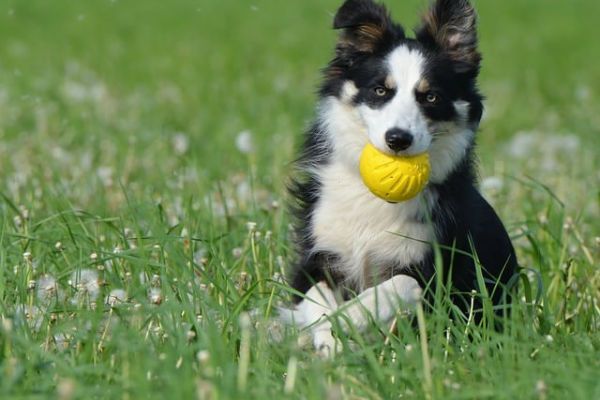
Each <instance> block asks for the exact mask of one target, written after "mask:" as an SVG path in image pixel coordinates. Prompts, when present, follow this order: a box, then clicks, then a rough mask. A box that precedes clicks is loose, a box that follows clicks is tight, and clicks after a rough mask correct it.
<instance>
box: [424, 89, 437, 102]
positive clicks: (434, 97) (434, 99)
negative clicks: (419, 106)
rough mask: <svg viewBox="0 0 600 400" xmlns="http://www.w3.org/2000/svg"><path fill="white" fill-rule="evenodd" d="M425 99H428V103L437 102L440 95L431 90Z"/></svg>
mask: <svg viewBox="0 0 600 400" xmlns="http://www.w3.org/2000/svg"><path fill="white" fill-rule="evenodd" d="M425 100H427V102H428V103H431V104H434V103H437V101H438V97H437V95H436V94H435V93H433V92H429V93H427V95H426V96H425Z"/></svg>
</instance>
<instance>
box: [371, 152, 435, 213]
mask: <svg viewBox="0 0 600 400" xmlns="http://www.w3.org/2000/svg"><path fill="white" fill-rule="evenodd" d="M429 170H430V167H429V154H428V153H422V154H418V155H416V156H410V157H399V156H393V155H389V154H386V153H383V152H381V151H379V150H377V149H376V148H375V147H374V146H373V145H372V144H371V143H367V145H366V146H365V148H364V149H363V152H362V154H361V155H360V175H361V176H362V179H363V182H364V183H365V185H366V186H367V187H368V188H369V190H370V191H371V192H373V194H374V195H375V196H377V197H381V198H382V199H384V200H387V201H391V202H400V201H406V200H410V199H412V198H413V197H415V196H416V195H417V194H419V192H420V191H421V190H423V189H424V188H425V185H427V181H428V180H429Z"/></svg>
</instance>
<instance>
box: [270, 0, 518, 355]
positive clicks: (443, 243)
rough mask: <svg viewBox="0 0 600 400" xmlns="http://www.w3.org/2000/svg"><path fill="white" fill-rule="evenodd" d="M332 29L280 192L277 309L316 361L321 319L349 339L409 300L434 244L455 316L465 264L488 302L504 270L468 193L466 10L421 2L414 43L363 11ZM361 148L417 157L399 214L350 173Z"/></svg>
mask: <svg viewBox="0 0 600 400" xmlns="http://www.w3.org/2000/svg"><path fill="white" fill-rule="evenodd" d="M334 28H335V29H340V30H341V34H340V38H339V41H338V43H337V46H336V50H335V58H334V59H333V60H332V61H331V62H330V63H329V65H328V67H327V68H326V69H325V71H324V82H323V85H322V87H321V90H320V96H321V100H320V103H319V106H318V118H317V121H316V123H315V124H314V126H313V128H312V129H311V130H310V131H309V132H308V134H307V138H306V143H305V146H304V150H303V153H302V156H301V158H300V159H299V161H298V163H297V166H298V169H299V171H300V173H299V174H298V175H299V176H298V177H297V178H296V180H295V181H294V183H293V185H292V187H291V194H292V196H293V199H295V201H294V210H295V215H296V217H297V224H296V227H297V230H296V233H297V249H298V259H297V263H296V264H295V266H294V269H293V271H292V275H291V278H290V283H291V285H292V287H293V288H294V289H296V290H298V291H299V292H301V293H305V296H303V297H300V296H299V297H298V299H297V300H298V303H297V304H296V306H295V308H294V309H293V310H282V312H283V314H284V317H286V318H289V319H290V320H294V321H295V323H296V324H297V325H300V326H306V327H310V329H311V333H312V336H313V340H314V345H315V347H316V348H317V349H319V350H321V351H322V352H324V353H330V352H331V351H332V350H333V349H334V344H335V341H334V338H333V336H332V334H331V318H330V316H332V315H335V316H337V315H342V314H343V318H340V319H339V320H340V321H341V323H342V326H345V327H346V328H348V324H347V322H350V323H352V325H354V326H355V327H356V328H358V329H359V330H360V329H362V328H364V327H366V326H367V325H368V324H369V323H370V320H371V319H375V320H376V321H388V320H391V319H392V318H393V317H394V315H396V313H397V312H398V310H399V309H401V308H403V307H407V306H410V305H414V304H415V303H416V302H418V301H419V300H420V299H421V298H422V290H423V289H424V288H425V287H428V285H432V284H433V283H434V279H432V277H433V276H434V273H435V272H436V266H435V263H434V251H433V249H434V246H433V244H434V243H437V244H438V245H439V248H441V249H442V250H441V251H442V256H443V273H444V276H445V277H446V276H449V275H450V277H451V282H452V286H453V288H454V290H455V294H454V295H453V296H452V299H453V301H454V302H455V303H456V304H457V305H458V306H459V307H460V308H462V309H463V310H465V311H466V310H467V309H468V308H469V299H468V298H467V297H468V296H463V295H461V294H468V293H471V292H472V291H476V292H480V291H481V288H479V287H478V285H477V283H476V282H477V280H476V272H475V271H476V268H475V263H474V258H473V256H470V255H468V254H473V253H475V254H476V255H477V259H478V260H479V262H480V264H481V265H482V268H483V270H484V277H485V278H486V282H487V283H486V285H487V290H488V292H489V293H493V296H492V300H493V301H494V302H495V303H496V304H498V303H499V302H500V301H501V298H502V287H503V285H504V284H506V283H507V281H508V279H509V278H510V277H511V276H512V274H513V272H514V269H515V266H516V257H515V253H514V250H513V247H512V245H511V242H510V240H509V237H508V235H507V233H506V231H505V229H504V227H503V226H502V223H501V222H500V220H499V218H498V217H497V215H496V213H495V212H494V211H493V209H492V208H491V207H490V205H489V204H488V203H487V202H486V201H485V200H484V199H483V198H482V196H481V195H480V194H479V193H478V191H477V189H476V186H475V185H476V180H475V172H474V166H473V158H474V155H473V148H474V138H475V131H476V130H477V127H478V124H479V120H480V118H481V114H482V96H481V95H480V94H479V92H478V90H477V85H476V79H477V76H478V73H479V67H480V60H481V56H480V54H479V52H478V49H477V34H476V14H475V11H474V9H473V7H472V6H471V4H470V3H469V1H467V0H438V1H437V2H435V3H434V4H433V5H432V6H431V7H430V9H429V10H428V11H427V12H426V13H425V14H424V15H423V17H422V23H421V26H420V27H419V28H418V29H417V30H416V31H415V34H416V35H415V38H409V37H407V36H406V35H405V32H404V30H403V28H402V27H401V26H400V25H397V24H396V23H394V22H393V21H392V20H391V19H390V16H389V14H388V12H387V10H386V9H385V7H384V6H383V5H380V4H376V3H374V2H372V1H371V0H348V1H346V2H345V3H344V4H343V5H342V6H341V8H340V9H339V10H338V12H337V14H336V16H335V20H334ZM367 142H371V143H372V144H373V145H374V146H375V147H376V148H378V149H379V150H381V151H383V152H386V153H390V154H398V155H414V154H419V153H422V152H425V151H427V152H428V153H429V155H430V161H431V176H430V180H429V183H428V185H427V186H426V188H425V189H424V190H423V191H422V192H421V193H420V194H419V195H418V196H417V197H415V198H414V199H412V200H408V201H404V202H400V203H389V202H386V201H385V200H382V199H380V198H378V197H375V196H374V195H373V194H372V193H371V192H370V191H369V190H368V189H367V187H366V186H365V185H364V184H363V182H362V179H361V177H360V174H359V167H358V166H359V157H360V154H361V152H362V150H363V148H364V146H365V144H366V143H367ZM451 249H455V250H451ZM466 253H468V254H466ZM440 272H441V271H440ZM498 282H499V285H498Z"/></svg>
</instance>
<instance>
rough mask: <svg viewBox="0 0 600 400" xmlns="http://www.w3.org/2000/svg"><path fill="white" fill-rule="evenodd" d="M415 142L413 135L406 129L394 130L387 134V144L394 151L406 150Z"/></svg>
mask: <svg viewBox="0 0 600 400" xmlns="http://www.w3.org/2000/svg"><path fill="white" fill-rule="evenodd" d="M412 142H413V135H411V134H410V133H409V132H407V131H405V130H404V129H400V128H392V129H390V130H388V131H387V132H386V133H385V143H386V144H387V145H388V147H389V148H390V149H392V150H393V151H401V150H406V149H408V148H409V147H410V145H411V144H412Z"/></svg>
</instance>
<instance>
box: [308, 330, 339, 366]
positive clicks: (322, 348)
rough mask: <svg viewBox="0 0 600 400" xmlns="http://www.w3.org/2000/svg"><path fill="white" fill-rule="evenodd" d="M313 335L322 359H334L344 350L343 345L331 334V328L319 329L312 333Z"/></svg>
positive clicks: (316, 348)
mask: <svg viewBox="0 0 600 400" xmlns="http://www.w3.org/2000/svg"><path fill="white" fill-rule="evenodd" d="M312 335H313V345H314V346H315V350H316V351H317V354H318V355H319V357H321V358H324V359H328V358H333V356H335V354H336V353H337V352H339V351H340V350H341V349H342V343H341V342H340V341H339V340H338V339H336V338H335V337H333V335H332V334H331V326H329V328H325V327H319V329H316V330H313V331H312Z"/></svg>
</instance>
